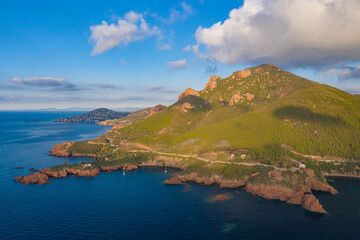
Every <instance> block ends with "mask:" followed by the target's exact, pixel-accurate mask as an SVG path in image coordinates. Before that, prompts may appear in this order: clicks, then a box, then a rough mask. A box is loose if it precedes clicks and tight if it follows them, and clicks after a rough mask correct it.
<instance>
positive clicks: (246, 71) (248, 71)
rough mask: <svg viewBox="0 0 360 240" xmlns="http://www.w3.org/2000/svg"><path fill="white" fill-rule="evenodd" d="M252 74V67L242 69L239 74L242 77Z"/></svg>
mask: <svg viewBox="0 0 360 240" xmlns="http://www.w3.org/2000/svg"><path fill="white" fill-rule="evenodd" d="M250 75H251V70H250V69H245V70H242V71H240V72H239V73H238V76H239V77H241V78H247V77H249V76H250Z"/></svg>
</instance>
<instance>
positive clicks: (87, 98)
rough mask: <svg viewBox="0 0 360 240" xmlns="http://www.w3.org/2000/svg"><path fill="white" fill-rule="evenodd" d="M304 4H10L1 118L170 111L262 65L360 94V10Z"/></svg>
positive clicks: (1, 21) (2, 57)
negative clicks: (160, 107) (191, 94)
mask: <svg viewBox="0 0 360 240" xmlns="http://www.w3.org/2000/svg"><path fill="white" fill-rule="evenodd" d="M289 2H290V3H289ZM302 2H303V4H307V6H309V8H310V10H309V8H302V11H301V12H302V13H301V14H298V12H297V11H299V9H301V8H300V7H301V5H298V4H299V1H297V3H296V1H291V0H290V1H288V3H287V4H289V5H287V6H286V9H288V12H287V14H284V13H283V12H284V11H283V9H284V8H283V7H284V4H285V3H286V1H284V0H274V1H273V2H272V3H271V4H269V3H268V2H266V1H262V0H247V1H245V4H244V3H243V2H242V1H239V0H226V1H218V0H211V1H210V0H193V1H185V2H184V1H171V0H169V1H159V0H153V1H132V2H131V1H107V0H103V1H66V0H65V1H59V2H57V3H54V2H53V1H51V2H50V1H16V0H12V1H6V2H3V3H2V7H1V9H0V46H1V47H0V109H37V108H52V107H53V108H71V107H83V108H89V109H92V108H96V107H108V108H113V109H137V108H140V107H149V106H154V105H156V104H158V103H162V104H166V105H169V104H171V103H173V102H175V101H176V99H177V97H178V95H179V94H180V93H181V92H182V91H183V90H184V89H186V88H187V87H191V88H194V89H197V90H198V89H202V88H204V86H205V84H206V82H207V81H208V79H209V77H210V76H211V75H214V74H216V75H220V76H221V77H226V76H228V75H230V74H231V73H232V72H233V71H236V70H241V69H244V68H246V67H250V66H254V65H257V64H260V63H275V64H277V65H279V66H280V67H282V68H284V69H286V70H290V71H292V72H294V73H296V74H298V75H301V76H303V77H307V78H310V79H312V80H315V81H318V82H321V83H326V84H329V85H333V86H336V87H339V88H341V89H344V90H347V91H350V92H352V93H357V92H360V84H359V78H360V65H359V60H360V53H359V51H360V32H359V31H360V30H359V29H360V24H359V23H360V22H359V19H360V18H359V15H360V7H359V3H358V1H356V0H348V1H345V0H344V1H342V0H339V1H337V3H336V4H335V3H334V4H332V5H331V3H332V2H335V0H304V1H302ZM339 2H341V3H343V4H342V5H341V4H340V5H339V4H338V3H339ZM329 3H330V4H329ZM311 5H313V6H311ZM304 9H305V10H304ZM306 9H307V10H306ZM349 9H351V11H350V10H349ZM280 10H281V11H280ZM333 10H336V11H337V12H340V13H341V15H335V14H334V12H336V11H333ZM306 11H308V12H306ZM303 12H305V13H303ZM306 14H308V16H312V17H311V18H312V19H311V20H312V21H311V22H308V23H307V22H306V19H308V18H307V15H306ZM344 15H345V16H344ZM314 16H315V17H314ZM339 16H340V19H339ZM279 19H280V20H281V21H279ZM332 21H334V22H332ZM339 22H340V23H341V24H340V23H339ZM344 25H345V26H347V27H344ZM304 27H305V30H304ZM334 31H335V32H337V33H338V34H341V36H343V37H342V39H338V38H336V36H335V35H332V33H331V32H334ZM304 36H308V37H304ZM309 36H311V37H309ZM334 36H335V37H334ZM344 38H345V40H344ZM294 39H296V40H294ZM319 39H322V40H321V41H319ZM328 39H331V41H330V40H328ZM347 39H348V40H347ZM284 49H286V50H284Z"/></svg>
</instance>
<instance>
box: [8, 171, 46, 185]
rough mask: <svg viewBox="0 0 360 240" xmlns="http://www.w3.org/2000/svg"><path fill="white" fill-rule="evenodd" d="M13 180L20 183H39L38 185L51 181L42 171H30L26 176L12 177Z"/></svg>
mask: <svg viewBox="0 0 360 240" xmlns="http://www.w3.org/2000/svg"><path fill="white" fill-rule="evenodd" d="M14 181H17V182H19V183H21V184H35V183H37V184H39V185H44V184H48V183H51V181H50V179H49V177H48V176H47V175H46V174H44V173H32V174H29V175H27V176H25V177H24V176H20V177H16V178H14Z"/></svg>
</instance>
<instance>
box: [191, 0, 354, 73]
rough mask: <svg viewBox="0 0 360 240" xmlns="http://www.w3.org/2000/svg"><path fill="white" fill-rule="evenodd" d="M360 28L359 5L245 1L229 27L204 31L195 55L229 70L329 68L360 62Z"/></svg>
mask: <svg viewBox="0 0 360 240" xmlns="http://www.w3.org/2000/svg"><path fill="white" fill-rule="evenodd" d="M359 26H360V1H358V0H302V1H297V0H273V1H266V0H251V1H250V0H245V2H244V5H243V6H241V7H239V8H238V9H234V10H232V11H231V12H230V14H229V18H228V19H226V20H225V21H224V22H218V23H215V24H214V25H212V26H211V27H209V28H205V27H201V26H200V27H199V28H198V29H197V31H196V34H195V37H196V40H197V45H195V46H197V47H193V49H198V47H199V46H200V47H201V46H202V47H205V49H206V50H205V51H207V52H208V54H210V55H212V56H213V57H215V58H216V60H218V61H220V62H223V63H228V64H236V63H239V62H253V63H259V62H272V63H275V64H279V65H283V66H291V67H299V66H300V67H302V66H324V65H327V66H329V65H331V64H336V63H339V62H348V61H359V60H360V27H359ZM194 52H195V51H194ZM197 53H198V54H199V52H197Z"/></svg>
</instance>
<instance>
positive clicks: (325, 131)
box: [52, 64, 360, 213]
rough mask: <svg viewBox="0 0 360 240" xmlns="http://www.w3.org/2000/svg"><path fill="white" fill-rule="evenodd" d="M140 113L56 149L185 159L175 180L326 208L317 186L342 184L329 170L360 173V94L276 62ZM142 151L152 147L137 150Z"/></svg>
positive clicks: (110, 161) (106, 157) (164, 162)
mask: <svg viewBox="0 0 360 240" xmlns="http://www.w3.org/2000/svg"><path fill="white" fill-rule="evenodd" d="M144 111H145V110H144ZM147 111H148V110H147ZM137 114H138V115H137V117H134V118H135V121H133V122H132V124H129V125H127V126H123V127H122V128H119V129H116V130H114V131H110V132H108V133H106V134H105V135H103V136H101V137H99V138H97V139H94V140H91V141H84V142H78V143H76V142H75V143H73V142H68V143H64V144H63V145H57V146H55V147H54V148H53V149H52V154H53V155H56V156H96V159H97V160H96V161H94V162H93V165H92V166H94V167H95V166H98V167H99V169H100V170H101V169H102V166H106V168H108V167H112V168H114V169H120V168H121V167H126V166H127V165H126V164H133V165H136V166H137V167H138V166H144V165H145V166H149V165H151V166H171V167H178V168H180V169H181V172H179V173H178V174H175V175H173V176H172V177H171V179H169V180H167V181H165V183H166V184H184V183H186V182H197V183H200V184H205V185H210V184H219V185H220V187H244V189H245V190H246V191H248V192H250V193H252V194H255V195H258V196H261V197H265V198H269V199H279V200H281V201H286V202H288V203H291V204H298V205H302V206H303V207H304V208H305V209H307V210H310V211H315V212H320V213H326V211H325V210H324V209H323V208H322V206H321V204H320V203H319V201H318V200H317V199H316V198H315V196H314V195H312V190H318V191H325V192H330V193H331V194H336V190H335V189H333V188H332V187H331V186H330V185H328V183H327V181H326V178H324V176H326V175H331V174H341V175H356V176H360V101H359V98H358V96H355V95H352V94H349V93H346V92H344V91H341V90H339V89H336V88H333V87H330V86H327V85H321V84H319V83H316V82H313V81H310V80H308V79H304V78H301V77H299V76H296V75H294V74H292V73H290V72H287V71H284V70H282V69H279V68H278V67H276V66H275V65H270V64H265V65H260V66H257V67H253V68H248V69H245V70H242V71H236V72H234V73H233V74H231V75H230V76H229V77H226V78H221V77H219V76H212V77H210V80H209V82H208V83H207V84H206V85H205V89H203V90H201V91H195V90H193V89H191V88H188V89H186V90H185V92H184V93H182V94H181V95H180V96H179V100H178V101H177V102H176V103H174V104H173V105H171V106H169V107H167V108H165V109H163V110H161V111H158V112H157V113H156V114H153V115H151V116H150V114H148V115H147V117H144V115H145V114H144V112H143V113H141V112H139V113H137ZM134 116H136V115H134ZM128 118H130V115H129V117H128ZM140 153H142V154H143V153H148V154H152V155H151V156H152V157H151V158H150V157H149V158H146V157H142V160H141V162H137V161H135V160H133V159H134V158H137V156H138V155H139V154H140Z"/></svg>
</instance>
